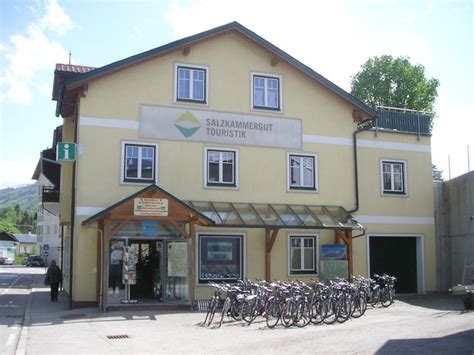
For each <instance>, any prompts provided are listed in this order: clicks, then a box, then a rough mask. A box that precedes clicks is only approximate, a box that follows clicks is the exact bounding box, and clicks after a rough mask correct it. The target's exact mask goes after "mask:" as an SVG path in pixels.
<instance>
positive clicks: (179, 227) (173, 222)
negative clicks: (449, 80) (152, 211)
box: [171, 221, 192, 239]
mask: <svg viewBox="0 0 474 355" xmlns="http://www.w3.org/2000/svg"><path fill="white" fill-rule="evenodd" d="M191 223H192V222H191ZM171 224H172V225H173V226H174V227H175V228H176V229H177V230H178V232H179V234H180V235H181V237H183V238H185V239H189V234H188V233H187V232H186V231H185V230H184V228H183V227H181V226H180V225H179V224H178V223H177V222H175V221H171Z"/></svg>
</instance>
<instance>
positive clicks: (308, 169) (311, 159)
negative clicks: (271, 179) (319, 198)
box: [287, 153, 318, 191]
mask: <svg viewBox="0 0 474 355" xmlns="http://www.w3.org/2000/svg"><path fill="white" fill-rule="evenodd" d="M287 165H288V190H290V191H293V190H294V191H298V190H301V191H318V174H317V170H318V156H317V154H302V153H288V154H287Z"/></svg>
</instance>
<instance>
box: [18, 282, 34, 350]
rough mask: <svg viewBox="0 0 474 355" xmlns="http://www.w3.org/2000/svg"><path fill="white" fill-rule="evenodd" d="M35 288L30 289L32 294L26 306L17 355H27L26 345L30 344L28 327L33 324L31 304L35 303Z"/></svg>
mask: <svg viewBox="0 0 474 355" xmlns="http://www.w3.org/2000/svg"><path fill="white" fill-rule="evenodd" d="M34 291H35V288H34V287H31V288H30V294H29V295H28V302H27V304H26V309H25V316H24V317H23V323H22V325H21V332H20V336H19V338H18V342H17V346H16V351H15V354H17V355H24V354H26V344H27V342H28V327H29V326H30V324H31V304H32V303H33V297H34V296H33V292H34Z"/></svg>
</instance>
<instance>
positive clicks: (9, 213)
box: [0, 206, 16, 224]
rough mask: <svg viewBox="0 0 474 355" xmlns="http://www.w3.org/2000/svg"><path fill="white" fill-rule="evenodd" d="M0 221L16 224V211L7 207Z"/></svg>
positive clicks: (2, 212)
mask: <svg viewBox="0 0 474 355" xmlns="http://www.w3.org/2000/svg"><path fill="white" fill-rule="evenodd" d="M0 220H3V221H7V222H10V223H11V224H16V211H15V209H14V208H13V207H12V206H6V207H4V208H2V209H1V211H0Z"/></svg>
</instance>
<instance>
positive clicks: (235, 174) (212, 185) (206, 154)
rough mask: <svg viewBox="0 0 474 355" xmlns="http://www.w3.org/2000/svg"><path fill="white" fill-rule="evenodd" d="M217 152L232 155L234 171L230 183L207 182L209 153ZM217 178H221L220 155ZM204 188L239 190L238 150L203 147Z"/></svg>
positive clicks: (221, 165)
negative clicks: (232, 179)
mask: <svg viewBox="0 0 474 355" xmlns="http://www.w3.org/2000/svg"><path fill="white" fill-rule="evenodd" d="M211 151H212V152H219V153H228V152H231V153H233V154H234V170H233V178H234V181H233V182H232V183H226V182H223V181H218V182H214V181H209V162H208V158H209V152H211ZM219 178H220V179H222V178H223V163H222V160H221V155H220V154H219ZM204 187H205V188H224V189H238V188H239V150H238V149H232V148H218V147H204Z"/></svg>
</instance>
